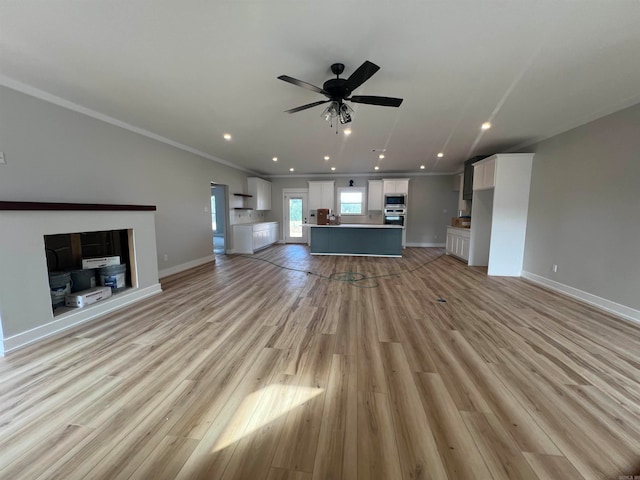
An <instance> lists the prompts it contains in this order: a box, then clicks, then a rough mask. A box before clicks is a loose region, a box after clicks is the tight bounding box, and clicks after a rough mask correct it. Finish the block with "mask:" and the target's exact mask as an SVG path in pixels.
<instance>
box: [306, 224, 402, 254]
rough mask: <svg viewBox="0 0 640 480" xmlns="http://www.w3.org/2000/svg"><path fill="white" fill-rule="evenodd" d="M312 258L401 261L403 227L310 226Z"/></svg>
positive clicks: (361, 225)
mask: <svg viewBox="0 0 640 480" xmlns="http://www.w3.org/2000/svg"><path fill="white" fill-rule="evenodd" d="M304 227H308V228H309V230H310V231H309V234H310V235H309V239H310V247H309V250H310V253H311V255H352V256H367V257H402V227H401V226H399V225H372V224H359V223H351V224H342V225H310V224H306V225H304Z"/></svg>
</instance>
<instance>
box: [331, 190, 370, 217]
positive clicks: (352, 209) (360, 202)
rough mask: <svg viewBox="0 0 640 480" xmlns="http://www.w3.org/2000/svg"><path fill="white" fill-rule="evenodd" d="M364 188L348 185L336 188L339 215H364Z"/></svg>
mask: <svg viewBox="0 0 640 480" xmlns="http://www.w3.org/2000/svg"><path fill="white" fill-rule="evenodd" d="M364 199H365V188H364V187H348V188H339V189H338V200H339V204H340V215H364V212H365V200H364Z"/></svg>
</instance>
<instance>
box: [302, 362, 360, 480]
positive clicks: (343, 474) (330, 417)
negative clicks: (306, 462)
mask: <svg viewBox="0 0 640 480" xmlns="http://www.w3.org/2000/svg"><path fill="white" fill-rule="evenodd" d="M356 368H357V364H356V359H355V357H351V356H344V355H334V356H333V360H332V362H331V371H330V373H329V380H328V383H327V390H326V394H325V403H324V412H323V414H322V423H321V425H320V435H319V438H318V448H317V450H316V457H315V464H314V467H313V480H357V478H358V469H357V467H358V464H357V458H358V439H357V427H358V424H357V422H358V418H357V411H358V385H357V381H358V375H357V371H356Z"/></svg>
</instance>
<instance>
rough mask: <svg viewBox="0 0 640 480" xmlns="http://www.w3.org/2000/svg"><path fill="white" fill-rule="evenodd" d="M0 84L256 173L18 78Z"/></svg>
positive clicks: (3, 77) (4, 79)
mask: <svg viewBox="0 0 640 480" xmlns="http://www.w3.org/2000/svg"><path fill="white" fill-rule="evenodd" d="M0 85H1V86H4V87H7V88H10V89H11V90H15V91H17V92H20V93H24V94H25V95H29V96H31V97H35V98H38V99H40V100H44V101H45V102H49V103H53V104H54V105H57V106H59V107H62V108H66V109H67V110H72V111H74V112H77V113H80V114H82V115H86V116H88V117H91V118H95V119H96V120H100V121H102V122H105V123H108V124H111V125H114V126H116V127H120V128H123V129H125V130H128V131H130V132H133V133H137V134H138V135H142V136H143V137H147V138H151V139H152V140H156V141H158V142H161V143H164V144H166V145H170V146H172V147H175V148H177V149H179V150H183V151H185V152H188V153H191V154H193V155H197V156H198V157H202V158H206V159H207V160H211V161H212V162H216V163H220V164H222V165H226V166H227V167H231V168H234V169H236V170H240V171H243V172H246V173H250V174H252V175H256V172H254V171H253V170H249V169H247V168H244V167H241V166H239V165H236V164H235V163H232V162H229V161H227V160H223V159H222V158H218V157H215V156H213V155H209V154H208V153H205V152H202V151H200V150H197V149H195V148H192V147H190V146H188V145H185V144H183V143H180V142H176V141H174V140H171V139H170V138H167V137H163V136H162V135H158V134H156V133H153V132H150V131H149V130H145V129H144V128H140V127H136V126H135V125H131V124H130V123H127V122H123V121H122V120H118V119H117V118H114V117H110V116H109V115H105V114H103V113H100V112H97V111H95V110H92V109H90V108H87V107H83V106H82V105H78V104H77V103H73V102H71V101H69V100H66V99H64V98H62V97H58V96H56V95H53V94H51V93H48V92H45V91H44V90H40V89H38V88H35V87H32V86H31V85H27V84H26V83H22V82H20V81H18V80H15V79H13V78H10V77H7V76H6V75H2V74H0Z"/></svg>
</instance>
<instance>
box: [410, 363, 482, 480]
mask: <svg viewBox="0 0 640 480" xmlns="http://www.w3.org/2000/svg"><path fill="white" fill-rule="evenodd" d="M415 377H416V379H417V382H416V384H417V386H418V391H419V393H420V398H421V400H422V405H423V407H424V410H425V412H426V413H427V419H428V421H429V427H430V428H431V431H432V432H433V435H434V438H435V440H436V444H437V446H438V451H439V452H440V455H441V457H442V460H443V462H444V466H445V469H446V471H447V474H448V475H449V478H474V477H475V478H486V479H490V478H491V474H490V473H489V470H488V469H487V466H486V465H485V463H484V460H483V459H482V456H481V455H480V452H479V451H478V449H477V447H476V445H475V443H474V442H473V440H472V438H471V436H470V435H469V430H468V429H467V427H466V426H465V423H464V420H463V419H462V417H461V416H460V412H459V411H458V409H457V408H456V405H455V403H454V401H453V399H452V398H451V396H450V395H449V392H448V391H447V387H446V386H445V384H444V382H443V381H442V378H441V377H440V375H439V374H437V373H416V374H415Z"/></svg>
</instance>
